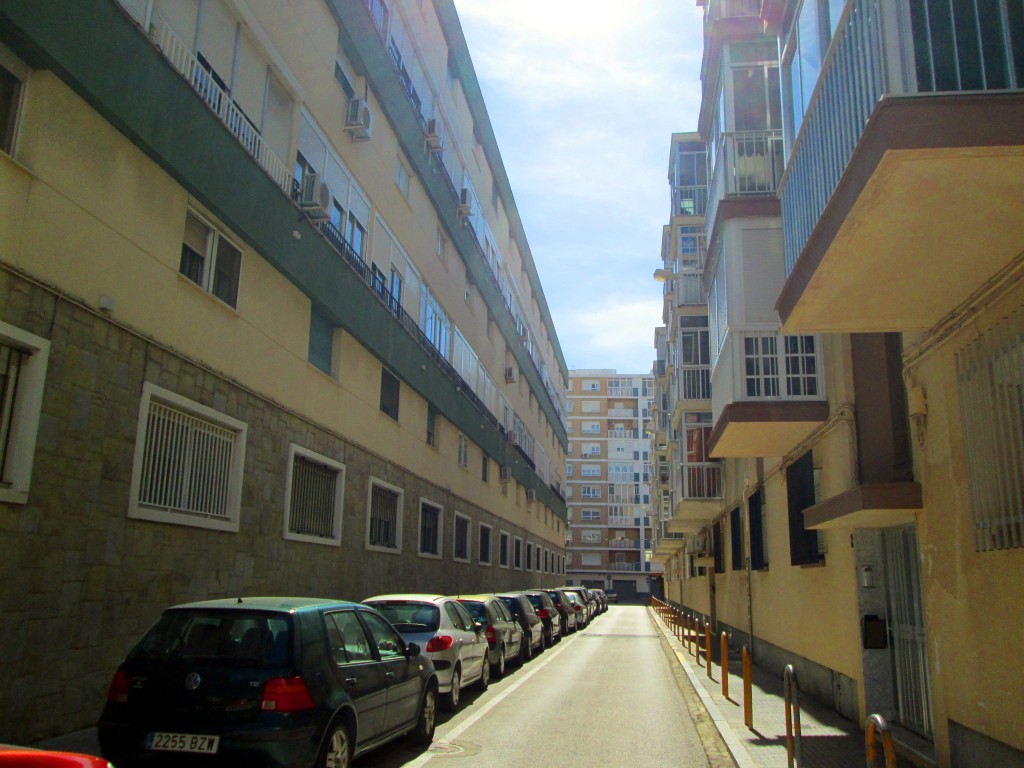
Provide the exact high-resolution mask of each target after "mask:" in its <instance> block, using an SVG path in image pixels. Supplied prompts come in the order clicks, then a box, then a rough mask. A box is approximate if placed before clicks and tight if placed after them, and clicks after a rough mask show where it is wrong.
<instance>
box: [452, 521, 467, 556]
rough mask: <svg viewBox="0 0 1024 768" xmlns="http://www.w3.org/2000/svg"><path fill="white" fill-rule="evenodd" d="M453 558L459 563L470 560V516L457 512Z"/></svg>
mask: <svg viewBox="0 0 1024 768" xmlns="http://www.w3.org/2000/svg"><path fill="white" fill-rule="evenodd" d="M452 558H453V559H454V560H455V561H456V562H459V563H468V562H469V518H468V517H466V516H465V515H460V514H459V513H458V512H456V513H455V538H454V546H453V547H452Z"/></svg>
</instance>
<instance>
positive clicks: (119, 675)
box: [107, 669, 131, 704]
mask: <svg viewBox="0 0 1024 768" xmlns="http://www.w3.org/2000/svg"><path fill="white" fill-rule="evenodd" d="M130 686H131V681H130V680H129V679H128V673H127V672H125V671H124V670H121V669H119V670H117V672H115V673H114V679H113V680H111V681H110V688H109V689H108V690H107V703H108V704H127V703H128V688H129V687H130Z"/></svg>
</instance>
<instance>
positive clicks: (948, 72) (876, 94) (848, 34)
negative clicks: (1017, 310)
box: [777, 0, 1024, 333]
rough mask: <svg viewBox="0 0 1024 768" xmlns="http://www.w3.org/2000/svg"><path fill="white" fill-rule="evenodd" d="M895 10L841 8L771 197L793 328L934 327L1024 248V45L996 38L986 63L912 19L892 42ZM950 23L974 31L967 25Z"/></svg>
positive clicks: (856, 1)
mask: <svg viewBox="0 0 1024 768" xmlns="http://www.w3.org/2000/svg"><path fill="white" fill-rule="evenodd" d="M905 5H906V3H905V2H904V3H889V2H882V0H851V1H850V2H848V3H847V12H846V13H845V14H844V16H843V18H842V20H841V23H840V26H839V28H838V29H837V32H836V37H835V40H834V41H833V44H832V48H831V50H830V52H829V56H828V58H827V59H826V61H825V62H824V65H823V67H822V72H821V75H820V76H819V78H818V82H817V85H816V88H815V91H814V95H813V98H812V99H811V101H810V103H809V105H808V108H807V111H806V114H805V116H804V119H803V122H802V124H801V126H800V133H799V135H798V136H797V138H796V141H795V142H794V149H793V152H792V156H791V158H790V160H789V167H788V169H787V171H786V178H785V179H784V183H783V185H782V190H781V204H782V215H783V222H784V231H785V251H786V266H787V273H788V280H787V282H786V285H785V286H784V288H783V290H782V293H781V295H780V296H779V300H778V303H777V308H778V311H779V314H780V317H781V318H782V320H783V324H784V326H783V327H784V328H785V329H786V330H787V331H792V332H798V331H800V332H808V331H821V332H841V333H849V332H869V331H902V330H916V329H927V328H931V327H933V326H935V325H936V324H938V323H939V322H940V321H941V320H942V319H943V318H944V317H946V316H947V315H948V314H949V312H950V311H951V310H953V309H954V308H956V307H958V306H960V305H961V304H963V303H964V302H965V301H967V300H968V299H969V297H971V296H972V294H974V293H975V292H976V291H978V290H979V289H981V288H982V286H983V285H985V284H987V282H988V281H989V280H990V279H991V278H992V277H993V276H995V275H997V274H998V273H1000V272H1001V270H1003V269H1004V268H1006V267H1007V265H1008V264H1010V263H1011V262H1013V261H1014V260H1015V259H1016V258H1017V255H1018V254H1019V253H1020V251H1021V243H1022V242H1024V215H1022V213H1021V202H1020V201H1021V200H1022V199H1024V151H1022V146H1024V92H1021V91H1020V90H1015V91H1014V90H1008V89H1007V87H1008V85H1010V84H1011V83H1012V82H1014V81H1013V80H1010V79H1009V78H1010V77H1015V82H1016V83H1017V84H1018V87H1019V84H1020V83H1021V82H1024V67H1022V66H1021V64H1020V60H1019V58H1018V59H1017V60H1016V63H1015V59H1014V55H1013V53H1014V51H1018V52H1019V49H1020V48H1021V47H1022V46H1024V39H1013V40H1006V39H1002V34H1001V32H999V30H998V27H999V25H996V27H997V29H996V34H993V35H989V36H988V38H991V39H988V38H986V44H985V48H984V60H982V59H981V57H980V54H979V49H978V48H977V46H975V47H974V48H972V47H971V46H966V45H959V46H958V44H957V37H954V35H953V33H952V31H950V32H949V33H948V34H946V35H941V34H940V35H932V34H929V30H927V29H921V28H916V25H917V24H919V21H918V20H916V19H914V18H913V16H912V15H910V17H911V23H910V24H909V25H907V26H909V27H910V28H909V29H908V30H906V33H905V34H894V31H895V30H897V29H898V25H899V23H900V22H901V21H902V19H901V18H900V17H901V14H902V13H905V12H906V8H905ZM957 24H958V29H957V31H956V35H957V36H960V37H962V38H963V39H967V38H968V37H969V36H973V35H975V34H977V30H978V27H977V26H976V25H975V23H974V19H973V18H972V15H971V13H970V12H966V13H965V14H963V18H962V19H958V22H957ZM983 24H984V22H983ZM964 32H966V33H967V34H963V33H964ZM978 39H979V40H980V39H981V38H980V37H979V38H978ZM931 61H936V62H947V63H948V67H946V68H945V69H944V71H933V70H932V69H931V67H930V65H929V62H931ZM1015 68H1016V70H1017V71H1016V72H1014V71H1013V70H1014V69H1015ZM938 264H941V268H936V266H937V265H938Z"/></svg>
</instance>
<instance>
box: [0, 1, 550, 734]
mask: <svg viewBox="0 0 1024 768" xmlns="http://www.w3.org/2000/svg"><path fill="white" fill-rule="evenodd" d="M0 140H2V142H3V143H2V146H0V150H2V151H0V206H2V208H3V210H4V211H5V213H4V216H3V217H2V218H0V406H2V407H0V471H2V483H0V530H2V532H3V533H2V536H0V554H2V557H0V560H2V562H3V565H2V566H0V577H2V583H3V585H4V586H3V589H2V593H0V609H2V615H3V617H4V621H3V628H2V629H0V638H2V642H0V662H2V666H3V668H4V669H5V670H10V671H11V672H10V674H9V675H8V679H7V681H6V684H5V686H4V688H3V691H0V741H7V742H26V741H31V740H34V739H40V738H44V737H47V736H52V735H54V734H57V733H61V732H66V731H69V730H74V729H76V728H81V727H85V726H87V725H89V724H91V723H93V722H95V720H96V718H97V716H98V714H99V711H100V709H101V707H102V705H103V702H104V698H105V694H106V687H107V684H108V683H109V680H110V676H111V675H112V673H113V670H114V669H115V668H116V665H117V664H118V663H119V661H120V659H121V658H122V656H123V654H124V653H125V652H126V650H127V649H128V648H129V647H130V645H131V643H133V642H134V641H135V640H136V639H137V638H138V636H139V635H140V634H141V632H142V631H144V630H145V629H146V627H147V626H148V625H150V624H151V623H152V622H153V621H154V620H155V618H156V617H157V616H158V615H159V612H160V611H161V610H162V609H163V608H164V607H166V606H167V605H170V604H174V603H178V602H182V601H188V600H197V599H204V598H213V597H225V596H234V595H252V594H309V595H323V596H329V597H336V598H346V599H354V600H359V599H362V598H363V597H365V596H366V595H368V594H372V593H378V592H383V591H395V590H401V591H432V592H439V593H444V594H451V593H455V592H457V591H465V590H472V591H479V590H485V589H486V590H492V589H502V588H511V587H513V586H529V585H540V584H544V583H551V584H553V583H558V582H561V581H563V580H564V578H565V576H564V559H565V548H564V545H565V535H566V506H565V501H564V497H563V493H564V477H563V469H562V468H563V467H564V455H565V450H566V448H567V445H568V443H567V437H566V432H565V425H564V407H565V406H564V402H565V397H564V392H565V389H566V387H567V385H568V371H567V369H566V366H565V363H564V360H563V358H562V354H561V350H560V348H559V344H558V338H557V335H556V333H555V329H554V327H553V324H552V321H551V316H550V313H549V311H548V307H547V303H546V301H545V298H544V293H543V289H542V287H541V285H540V282H539V279H538V277H537V273H536V269H535V267H534V263H533V259H532V256H531V254H530V249H529V245H528V243H527V240H526V235H525V232H524V230H523V226H522V222H521V221H520V219H519V214H518V211H517V209H516V205H515V200H514V198H513V195H512V192H511V189H510V187H509V182H508V178H507V176H506V174H505V170H504V168H503V166H502V164H501V159H500V155H499V153H498V149H497V145H496V142H495V139H494V134H493V131H492V128H491V126H490V123H489V122H488V119H487V116H486V110H485V107H484V104H483V100H482V97H481V94H480V89H479V84H478V82H477V80H476V76H475V73H474V70H473V66H472V62H471V60H470V57H469V54H468V51H467V48H466V42H465V39H464V37H463V34H462V31H461V27H460V26H459V21H458V18H457V15H456V12H455V9H454V6H453V4H452V3H451V2H448V1H446V0H440V1H439V2H435V3H414V2H398V1H397V0H395V1H394V2H391V1H390V0H366V2H339V1H337V0H296V1H295V2H277V1H276V0H118V1H115V0H100V2H95V3H66V2H59V1H58V0H33V1H32V2H22V1H21V0H2V2H0Z"/></svg>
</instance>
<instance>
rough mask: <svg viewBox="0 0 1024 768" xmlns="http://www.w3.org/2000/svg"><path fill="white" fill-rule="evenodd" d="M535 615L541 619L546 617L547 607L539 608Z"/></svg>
mask: <svg viewBox="0 0 1024 768" xmlns="http://www.w3.org/2000/svg"><path fill="white" fill-rule="evenodd" d="M537 615H538V616H539V617H540V618H542V619H546V618H547V617H548V609H547V608H541V609H540V610H539V611H537Z"/></svg>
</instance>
